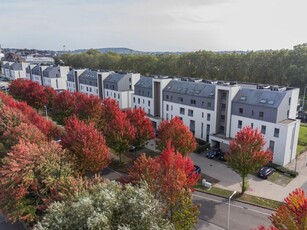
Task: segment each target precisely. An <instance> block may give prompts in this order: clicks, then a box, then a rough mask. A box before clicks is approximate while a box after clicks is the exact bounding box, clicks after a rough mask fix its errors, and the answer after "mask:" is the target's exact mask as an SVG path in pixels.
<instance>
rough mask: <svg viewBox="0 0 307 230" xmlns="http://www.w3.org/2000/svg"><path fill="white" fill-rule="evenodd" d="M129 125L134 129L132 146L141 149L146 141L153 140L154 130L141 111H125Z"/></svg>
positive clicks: (139, 109)
mask: <svg viewBox="0 0 307 230" xmlns="http://www.w3.org/2000/svg"><path fill="white" fill-rule="evenodd" d="M126 112H127V117H128V119H129V121H130V124H131V125H132V126H133V127H134V128H135V129H136V132H135V138H134V142H133V145H134V146H136V147H142V146H143V145H144V144H145V142H146V141H148V140H150V139H153V138H154V129H153V126H152V124H151V121H150V120H149V119H148V118H147V117H146V116H145V115H146V113H145V112H144V110H143V109H141V108H138V109H133V110H127V111H126Z"/></svg>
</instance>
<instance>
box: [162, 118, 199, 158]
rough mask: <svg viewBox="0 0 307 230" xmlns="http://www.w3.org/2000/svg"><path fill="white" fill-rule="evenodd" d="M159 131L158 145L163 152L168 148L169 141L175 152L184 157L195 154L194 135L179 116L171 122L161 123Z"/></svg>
mask: <svg viewBox="0 0 307 230" xmlns="http://www.w3.org/2000/svg"><path fill="white" fill-rule="evenodd" d="M158 131H159V137H158V140H157V145H158V149H159V150H161V151H162V150H163V149H164V148H165V147H166V146H167V143H168V142H169V141H171V144H172V146H173V147H174V148H175V151H177V152H180V153H181V154H183V155H186V154H188V153H191V152H193V151H194V150H195V148H196V140H195V138H194V137H193V134H192V133H191V132H190V130H189V129H188V127H187V126H185V125H184V123H183V122H182V120H180V118H179V117H177V116H176V117H175V118H173V119H171V120H170V121H163V122H161V123H160V125H159V128H158Z"/></svg>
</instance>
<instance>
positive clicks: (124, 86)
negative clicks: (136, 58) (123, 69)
mask: <svg viewBox="0 0 307 230" xmlns="http://www.w3.org/2000/svg"><path fill="white" fill-rule="evenodd" d="M139 79H140V74H139V73H111V74H109V75H108V76H107V77H106V78H105V79H104V81H103V85H104V93H105V95H104V96H105V97H110V98H113V99H115V100H117V102H118V105H119V107H120V108H121V109H127V108H131V107H132V102H131V101H132V94H133V93H134V85H135V84H136V83H137V81H138V80H139Z"/></svg>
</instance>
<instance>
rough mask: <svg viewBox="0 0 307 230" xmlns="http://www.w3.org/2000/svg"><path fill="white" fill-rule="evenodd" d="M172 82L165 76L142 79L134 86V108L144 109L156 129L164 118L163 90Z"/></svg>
mask: <svg viewBox="0 0 307 230" xmlns="http://www.w3.org/2000/svg"><path fill="white" fill-rule="evenodd" d="M171 80H172V79H170V78H168V77H164V76H153V77H141V78H140V80H139V81H138V82H137V83H136V84H135V85H134V87H135V88H134V93H133V94H132V108H143V110H144V111H145V112H146V113H147V116H148V118H149V119H150V120H151V122H152V123H153V126H154V127H155V128H158V126H159V124H160V122H161V121H162V118H163V89H164V88H165V87H166V85H167V84H168V83H169V82H170V81H171Z"/></svg>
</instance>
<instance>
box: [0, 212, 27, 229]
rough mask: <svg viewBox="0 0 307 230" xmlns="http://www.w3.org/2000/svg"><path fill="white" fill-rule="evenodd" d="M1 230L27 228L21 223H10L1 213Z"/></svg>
mask: <svg viewBox="0 0 307 230" xmlns="http://www.w3.org/2000/svg"><path fill="white" fill-rule="evenodd" d="M0 230H25V228H24V227H23V225H22V224H21V223H14V224H12V223H10V222H7V221H5V219H4V217H3V216H2V215H1V214H0Z"/></svg>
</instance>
